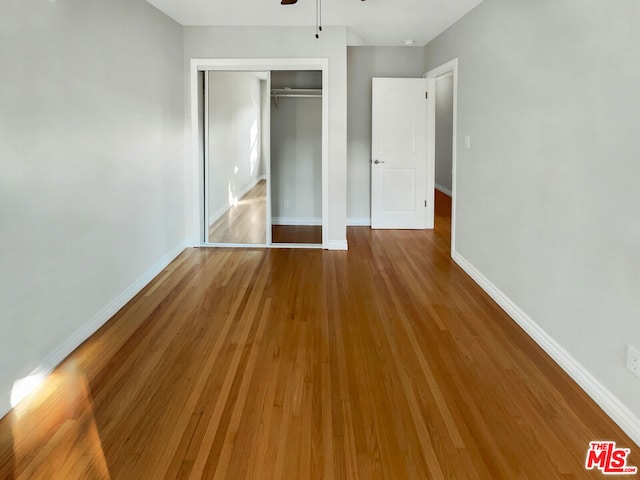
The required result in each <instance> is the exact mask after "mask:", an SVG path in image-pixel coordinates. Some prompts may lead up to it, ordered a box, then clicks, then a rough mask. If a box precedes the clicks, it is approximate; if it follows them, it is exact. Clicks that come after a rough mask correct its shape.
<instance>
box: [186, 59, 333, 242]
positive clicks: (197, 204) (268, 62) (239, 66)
mask: <svg viewBox="0 0 640 480" xmlns="http://www.w3.org/2000/svg"><path fill="white" fill-rule="evenodd" d="M274 70H318V71H321V72H322V245H320V246H317V247H316V248H324V249H326V248H328V243H329V242H328V234H329V228H328V227H329V95H330V91H329V59H328V58H192V59H191V62H190V66H189V85H190V105H191V112H190V113H191V158H192V181H193V199H192V201H193V224H192V226H193V231H194V232H196V234H197V239H196V240H195V242H194V244H195V246H200V247H211V246H217V245H213V244H210V243H205V242H204V238H205V228H207V226H206V225H205V223H206V222H205V218H204V217H205V216H204V209H205V204H204V196H205V192H204V190H205V189H204V180H205V177H204V175H205V174H204V162H203V161H202V158H200V155H199V147H198V142H199V141H200V139H199V138H198V72H206V71H233V72H256V71H265V72H269V73H271V72H272V71H274ZM269 76H270V75H269ZM267 170H268V173H267V175H268V176H269V177H270V175H271V166H270V165H268V169H267ZM270 188H271V185H270V184H269V189H270ZM267 198H268V199H269V198H270V194H268V195H267ZM267 214H268V215H269V217H271V212H270V211H268V212H267ZM269 223H271V222H269ZM221 246H225V247H248V248H256V247H267V248H283V247H285V248H286V247H294V248H309V247H310V246H309V245H308V244H307V245H305V244H277V245H274V244H272V243H271V244H263V245H259V244H258V245H236V244H225V245H221Z"/></svg>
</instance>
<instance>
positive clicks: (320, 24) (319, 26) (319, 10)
mask: <svg viewBox="0 0 640 480" xmlns="http://www.w3.org/2000/svg"><path fill="white" fill-rule="evenodd" d="M318 12H319V13H318V18H319V20H318V30H320V31H322V0H318Z"/></svg>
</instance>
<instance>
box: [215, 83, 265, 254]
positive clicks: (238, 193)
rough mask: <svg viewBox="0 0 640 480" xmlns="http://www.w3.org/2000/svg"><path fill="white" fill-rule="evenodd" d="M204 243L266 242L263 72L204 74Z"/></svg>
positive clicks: (261, 243)
mask: <svg viewBox="0 0 640 480" xmlns="http://www.w3.org/2000/svg"><path fill="white" fill-rule="evenodd" d="M203 81H204V83H205V88H204V99H203V100H204V101H203V103H204V112H203V113H204V130H205V131H204V132H203V133H204V146H203V147H204V160H205V169H204V180H205V199H204V201H205V227H206V228H205V243H210V244H230V245H234V244H237V245H246V244H255V245H268V244H270V243H271V229H270V227H271V224H270V215H269V208H268V194H267V192H268V188H269V187H268V171H269V122H270V113H269V109H270V86H269V74H268V72H228V71H209V72H204V78H203Z"/></svg>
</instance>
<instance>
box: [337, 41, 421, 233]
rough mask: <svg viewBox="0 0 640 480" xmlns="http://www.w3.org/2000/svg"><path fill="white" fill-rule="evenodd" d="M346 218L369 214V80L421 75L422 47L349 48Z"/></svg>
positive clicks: (364, 217)
mask: <svg viewBox="0 0 640 480" xmlns="http://www.w3.org/2000/svg"><path fill="white" fill-rule="evenodd" d="M347 70H348V75H347V76H348V112H349V122H348V124H349V127H348V139H347V217H348V218H349V219H350V223H362V222H365V223H366V221H370V217H371V163H370V162H371V79H372V78H373V77H408V78H413V77H421V76H422V74H424V68H423V49H422V48H421V47H349V48H348V49H347Z"/></svg>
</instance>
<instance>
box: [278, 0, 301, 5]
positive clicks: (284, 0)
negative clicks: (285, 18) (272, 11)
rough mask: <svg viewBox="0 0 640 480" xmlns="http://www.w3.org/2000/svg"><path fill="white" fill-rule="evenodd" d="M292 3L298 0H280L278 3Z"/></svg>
mask: <svg viewBox="0 0 640 480" xmlns="http://www.w3.org/2000/svg"><path fill="white" fill-rule="evenodd" d="M294 3H298V0H282V1H281V2H280V5H293V4H294Z"/></svg>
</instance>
